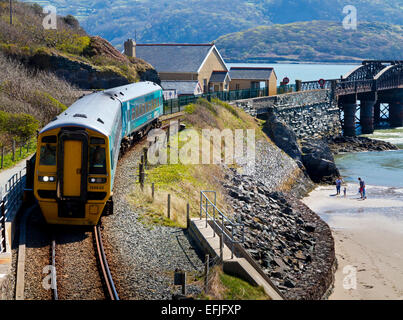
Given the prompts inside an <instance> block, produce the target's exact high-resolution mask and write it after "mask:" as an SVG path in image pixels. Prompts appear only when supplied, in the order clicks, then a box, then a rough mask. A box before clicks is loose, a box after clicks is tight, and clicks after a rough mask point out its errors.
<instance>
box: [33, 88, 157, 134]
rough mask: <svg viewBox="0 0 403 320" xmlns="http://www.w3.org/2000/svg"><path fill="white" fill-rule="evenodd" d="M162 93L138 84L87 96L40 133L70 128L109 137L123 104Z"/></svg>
mask: <svg viewBox="0 0 403 320" xmlns="http://www.w3.org/2000/svg"><path fill="white" fill-rule="evenodd" d="M158 90H162V89H161V87H160V86H158V85H157V84H155V83H153V82H148V81H146V82H138V83H132V84H129V85H125V86H120V87H116V88H112V89H107V90H104V91H100V92H96V93H92V94H89V95H86V96H84V97H82V98H80V99H78V100H77V101H76V102H74V103H73V104H72V105H71V106H70V107H69V108H68V109H67V110H66V111H63V112H62V113H61V114H60V115H58V116H57V117H56V118H55V119H54V120H53V121H51V122H50V123H48V124H47V125H46V126H45V127H44V128H43V129H42V130H41V132H40V133H43V132H46V131H48V130H51V129H56V128H60V127H66V126H78V127H83V128H88V129H91V130H95V131H97V132H100V133H102V134H104V135H106V136H109V135H110V133H111V131H112V128H113V125H114V120H115V118H116V114H118V113H119V110H120V106H121V102H125V101H129V100H132V99H134V98H137V97H140V96H143V95H146V94H149V93H152V92H155V91H158Z"/></svg>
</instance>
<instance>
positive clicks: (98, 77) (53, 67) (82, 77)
mask: <svg viewBox="0 0 403 320" xmlns="http://www.w3.org/2000/svg"><path fill="white" fill-rule="evenodd" d="M84 55H85V57H87V58H91V59H95V58H96V59H95V60H97V59H98V60H99V61H104V62H103V63H105V64H106V65H107V66H108V65H109V66H112V67H116V66H114V65H115V64H121V65H123V66H125V67H126V68H129V67H130V68H131V69H130V70H131V73H130V74H132V76H131V77H132V78H131V79H128V77H127V74H126V75H124V74H122V73H120V72H119V68H117V67H116V68H115V69H113V68H109V69H108V68H104V67H105V66H103V65H94V64H89V63H86V62H83V61H80V60H74V59H70V58H69V57H67V56H64V55H61V54H58V53H56V52H52V53H48V52H43V53H37V54H35V55H34V56H32V57H29V58H28V61H27V62H26V63H27V64H28V65H29V66H31V67H33V68H36V69H41V70H48V71H52V72H54V73H56V75H57V76H58V77H60V78H63V79H65V80H66V81H68V82H70V83H71V84H73V85H75V86H77V87H79V88H81V89H109V88H113V87H118V86H122V85H126V84H129V83H130V82H134V80H137V81H138V80H141V81H152V82H155V83H158V84H159V83H161V81H160V79H159V76H158V73H157V72H156V70H154V69H153V67H152V66H151V65H149V64H148V63H147V62H145V61H143V60H141V59H132V58H128V57H126V56H124V55H123V54H122V53H120V52H119V51H118V50H116V49H115V48H114V47H113V46H112V45H111V44H110V43H109V42H108V41H106V40H105V39H103V38H101V37H91V44H90V46H89V47H88V48H86V49H85V52H84ZM136 77H137V78H136ZM135 78H136V79H135Z"/></svg>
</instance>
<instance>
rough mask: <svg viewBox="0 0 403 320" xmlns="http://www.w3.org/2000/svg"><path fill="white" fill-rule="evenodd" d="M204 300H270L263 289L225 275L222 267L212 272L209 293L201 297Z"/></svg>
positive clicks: (215, 268)
mask: <svg viewBox="0 0 403 320" xmlns="http://www.w3.org/2000/svg"><path fill="white" fill-rule="evenodd" d="M198 298H199V299H203V300H216V299H218V300H270V297H269V296H268V295H266V293H265V292H264V289H263V287H261V286H259V287H257V286H252V285H251V284H249V283H248V282H246V281H244V280H242V279H240V278H237V277H234V276H230V275H228V274H226V273H224V272H223V271H222V270H221V268H220V267H218V266H217V267H214V268H213V269H212V271H211V275H210V280H209V286H208V293H203V294H201V295H200V296H199V297H198Z"/></svg>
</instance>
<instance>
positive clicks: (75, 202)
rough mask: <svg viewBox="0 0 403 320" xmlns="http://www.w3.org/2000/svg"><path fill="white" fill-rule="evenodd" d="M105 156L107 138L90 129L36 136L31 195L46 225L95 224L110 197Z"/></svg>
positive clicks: (55, 131) (71, 128)
mask: <svg viewBox="0 0 403 320" xmlns="http://www.w3.org/2000/svg"><path fill="white" fill-rule="evenodd" d="M38 155H39V156H38ZM108 155H109V140H108V138H107V137H106V136H104V135H102V134H100V133H98V132H95V131H92V130H89V129H84V128H80V127H70V128H57V129H52V130H48V131H46V132H43V133H41V134H40V135H39V137H38V149H37V160H36V163H35V178H34V179H35V180H34V194H35V197H36V199H37V200H38V202H39V206H40V208H41V211H42V213H43V216H44V217H45V220H46V222H47V223H50V224H70V225H96V224H97V223H98V221H99V218H100V216H101V214H102V212H103V211H104V209H105V205H106V203H107V201H108V200H109V198H110V196H111V183H110V178H111V177H110V174H108V173H110V172H111V171H110V161H109V157H108Z"/></svg>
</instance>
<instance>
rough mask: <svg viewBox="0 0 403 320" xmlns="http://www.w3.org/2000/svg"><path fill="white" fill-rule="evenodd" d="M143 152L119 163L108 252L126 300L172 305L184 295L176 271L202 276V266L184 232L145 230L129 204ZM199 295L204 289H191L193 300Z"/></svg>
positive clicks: (108, 223) (105, 234)
mask: <svg viewBox="0 0 403 320" xmlns="http://www.w3.org/2000/svg"><path fill="white" fill-rule="evenodd" d="M142 147H143V144H142V143H139V144H138V145H136V146H135V147H134V148H133V149H131V150H130V151H128V152H127V153H126V155H125V156H124V157H123V159H121V160H120V162H119V166H118V169H117V172H116V177H115V185H114V195H113V198H114V214H113V215H111V216H107V217H103V218H102V224H103V226H104V232H103V239H104V246H105V251H106V256H107V258H108V263H109V266H110V268H111V272H112V276H113V279H114V281H115V285H116V287H117V290H118V293H119V296H120V298H121V299H143V300H149V299H150V300H154V299H171V298H172V294H173V293H179V289H180V288H177V287H176V288H175V287H174V286H173V275H174V271H175V269H181V270H185V271H188V272H189V273H190V274H191V273H194V274H200V273H201V272H202V271H203V268H204V267H203V261H202V258H201V254H200V253H199V252H198V251H197V250H195V245H194V244H192V243H191V241H190V239H189V237H188V236H187V233H186V231H185V230H183V229H180V228H171V227H162V226H146V225H144V224H143V223H141V222H140V221H138V217H139V214H141V212H136V211H135V210H134V209H133V208H132V207H131V206H130V204H129V203H128V200H127V197H128V195H129V194H130V192H131V190H132V188H131V186H132V185H133V184H134V183H135V181H136V177H135V174H136V170H137V167H138V162H139V159H140V156H141V152H142ZM200 292H201V288H200V287H199V286H197V285H189V286H188V293H189V294H198V293H200Z"/></svg>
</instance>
